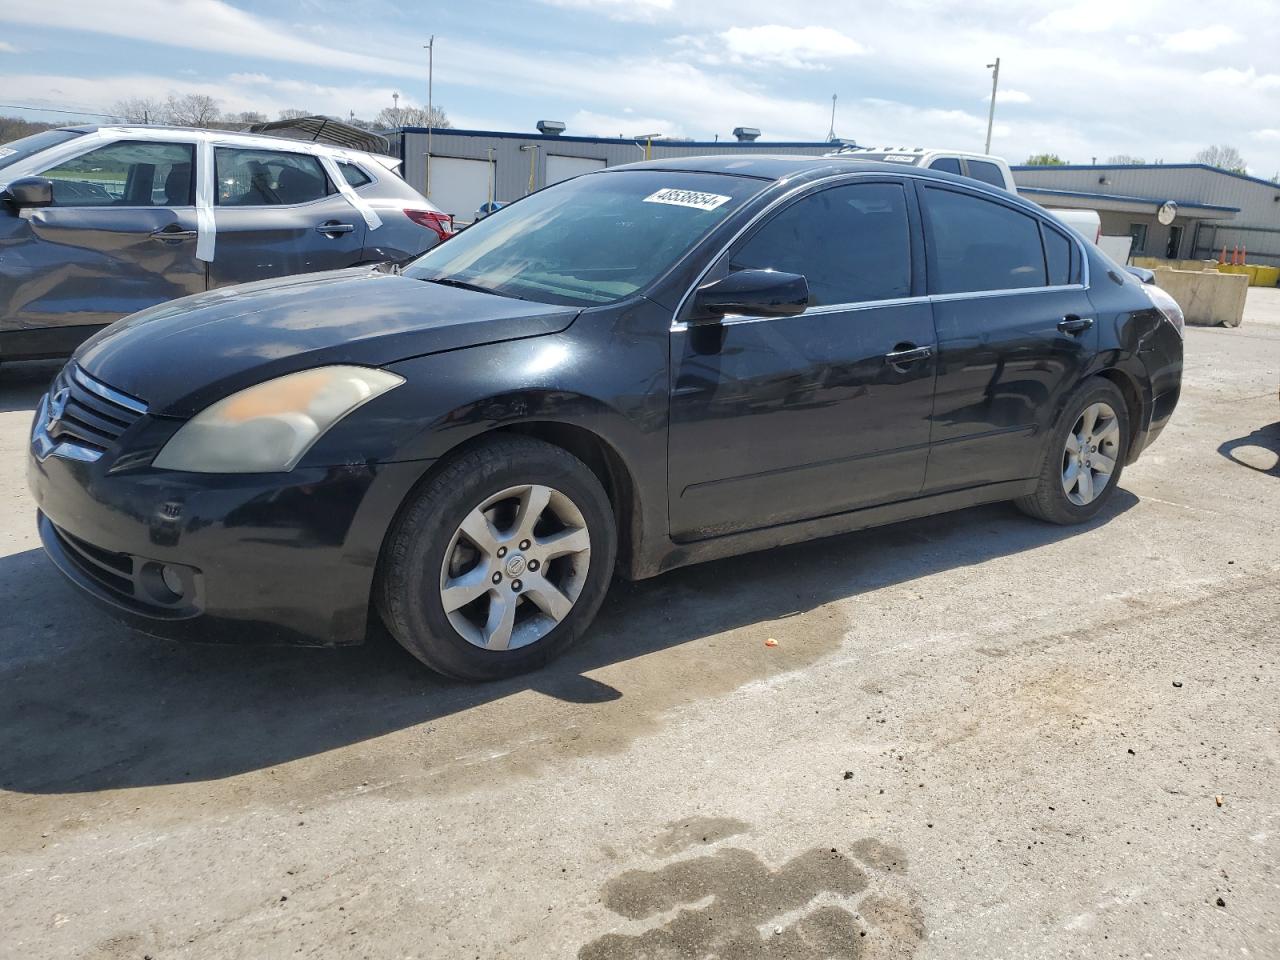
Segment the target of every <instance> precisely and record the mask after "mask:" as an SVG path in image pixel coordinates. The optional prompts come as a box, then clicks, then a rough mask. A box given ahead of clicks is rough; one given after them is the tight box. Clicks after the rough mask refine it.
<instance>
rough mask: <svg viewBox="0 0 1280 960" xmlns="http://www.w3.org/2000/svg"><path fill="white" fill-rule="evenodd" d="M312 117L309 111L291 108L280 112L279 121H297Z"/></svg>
mask: <svg viewBox="0 0 1280 960" xmlns="http://www.w3.org/2000/svg"><path fill="white" fill-rule="evenodd" d="M314 116H315V114H314V113H312V112H311V111H310V110H299V109H297V108H296V107H291V108H290V109H288V110H281V111H280V119H281V120H297V119H298V118H299V117H314Z"/></svg>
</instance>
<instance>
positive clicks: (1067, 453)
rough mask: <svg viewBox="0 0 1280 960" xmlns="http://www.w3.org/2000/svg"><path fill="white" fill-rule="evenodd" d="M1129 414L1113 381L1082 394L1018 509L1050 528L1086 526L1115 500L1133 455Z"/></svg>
mask: <svg viewBox="0 0 1280 960" xmlns="http://www.w3.org/2000/svg"><path fill="white" fill-rule="evenodd" d="M1128 447H1129V411H1128V407H1127V406H1126V405H1125V401H1124V394H1122V393H1121V392H1120V389H1119V388H1118V387H1117V386H1116V385H1115V384H1114V383H1112V382H1111V381H1110V380H1105V379H1103V378H1101V377H1095V378H1092V379H1090V380H1087V381H1086V382H1085V383H1083V384H1081V386H1080V387H1078V388H1077V389H1076V392H1075V393H1074V394H1072V396H1071V398H1070V399H1069V400H1068V401H1067V404H1066V406H1065V408H1064V409H1063V412H1062V416H1061V418H1060V419H1059V420H1058V423H1057V424H1056V425H1055V427H1054V430H1053V433H1052V434H1051V435H1050V437H1049V444H1048V449H1047V450H1046V452H1045V459H1044V463H1043V465H1042V467H1041V471H1040V478H1039V482H1038V483H1037V485H1036V489H1035V492H1034V493H1032V494H1031V495H1030V496H1026V497H1021V498H1019V499H1018V500H1017V501H1016V503H1017V505H1018V507H1019V508H1020V509H1021V510H1022V511H1023V512H1025V513H1028V514H1030V515H1031V516H1033V517H1036V518H1038V519H1040V520H1047V521H1049V522H1050V523H1061V524H1072V523H1084V522H1085V521H1086V520H1090V519H1092V518H1093V517H1094V516H1096V515H1097V514H1098V512H1099V511H1100V510H1101V509H1102V508H1103V507H1104V506H1105V505H1106V502H1107V501H1108V500H1109V499H1111V497H1112V496H1113V495H1114V493H1115V490H1116V485H1117V484H1118V483H1119V482H1120V471H1121V470H1122V469H1123V467H1124V461H1125V458H1126V457H1127V456H1128V452H1129V449H1128Z"/></svg>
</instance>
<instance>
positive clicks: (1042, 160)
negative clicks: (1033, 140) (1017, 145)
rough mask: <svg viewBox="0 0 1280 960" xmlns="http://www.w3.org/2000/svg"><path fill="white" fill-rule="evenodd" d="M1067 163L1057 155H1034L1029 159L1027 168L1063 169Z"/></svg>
mask: <svg viewBox="0 0 1280 960" xmlns="http://www.w3.org/2000/svg"><path fill="white" fill-rule="evenodd" d="M1066 163H1067V161H1065V160H1063V159H1062V158H1061V157H1060V156H1058V155H1057V154H1056V153H1034V154H1032V155H1031V156H1029V157H1027V166H1029V167H1063V166H1066Z"/></svg>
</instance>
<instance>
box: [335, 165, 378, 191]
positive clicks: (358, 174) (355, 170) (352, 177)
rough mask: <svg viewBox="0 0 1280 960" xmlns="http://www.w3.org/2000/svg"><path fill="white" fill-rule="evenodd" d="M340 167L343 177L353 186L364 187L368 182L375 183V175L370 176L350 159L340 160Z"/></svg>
mask: <svg viewBox="0 0 1280 960" xmlns="http://www.w3.org/2000/svg"><path fill="white" fill-rule="evenodd" d="M338 169H339V170H341V171H342V178H343V179H344V180H346V181H347V183H349V184H350V185H351V186H352V187H363V186H364V185H365V184H366V183H373V177H371V176H369V175H368V174H367V173H365V172H364V171H363V170H361V169H360V168H359V167H357V166H356V165H355V164H354V163H352V162H351V161H350V160H339V161H338Z"/></svg>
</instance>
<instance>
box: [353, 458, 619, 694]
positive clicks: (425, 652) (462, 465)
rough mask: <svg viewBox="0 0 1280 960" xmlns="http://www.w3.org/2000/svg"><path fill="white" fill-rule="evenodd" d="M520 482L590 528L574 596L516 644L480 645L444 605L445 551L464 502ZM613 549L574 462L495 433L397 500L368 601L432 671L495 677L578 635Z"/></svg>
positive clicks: (601, 503) (602, 512) (590, 616)
mask: <svg viewBox="0 0 1280 960" xmlns="http://www.w3.org/2000/svg"><path fill="white" fill-rule="evenodd" d="M522 484H539V485H544V486H547V487H551V488H553V489H555V490H557V491H560V492H561V493H563V494H564V495H565V496H567V497H568V498H569V499H570V500H571V501H572V502H573V505H574V506H575V507H576V508H577V510H578V511H579V512H580V513H581V516H582V519H583V521H585V526H586V529H587V532H588V533H589V535H590V559H589V562H588V563H587V572H586V575H585V578H584V580H583V582H582V586H581V592H580V593H579V594H578V596H577V599H576V601H574V603H573V606H572V608H571V609H570V610H569V612H568V613H567V614H566V615H565V616H564V618H563V619H562V620H560V621H559V622H558V623H557V624H556V625H555V626H554V627H553V628H552V629H550V631H549V632H548V633H546V634H545V635H544V636H542V637H541V638H540V639H537V640H535V641H533V642H531V643H529V644H527V645H526V646H521V647H517V648H515V649H508V650H500V651H499V650H486V649H484V648H482V647H480V646H477V645H475V644H474V643H472V642H470V641H468V640H467V639H466V638H465V637H463V636H462V634H460V633H459V632H458V630H457V629H455V627H454V626H453V624H452V623H450V620H449V616H448V614H447V613H446V612H445V609H444V603H443V601H442V600H441V595H440V587H441V571H442V569H443V564H444V560H445V552H446V551H447V550H448V549H449V546H450V542H451V540H452V538H453V536H454V531H456V530H458V529H459V527H460V525H461V524H462V522H463V520H464V519H465V518H466V516H467V515H468V514H469V513H470V512H471V511H472V510H474V509H475V508H477V507H478V506H479V505H481V504H483V503H484V502H485V501H486V500H487V499H488V498H490V497H492V496H495V495H497V494H499V493H501V492H502V491H504V490H507V489H508V488H511V487H516V486H519V485H522ZM616 553H617V534H616V531H615V527H614V519H613V510H612V508H611V506H610V503H609V498H608V496H607V495H606V493H605V491H604V488H603V487H602V486H601V485H600V481H599V480H598V479H597V478H596V476H595V474H593V473H592V472H591V470H589V469H588V468H587V466H586V465H585V464H584V463H582V461H580V460H579V459H578V458H577V457H574V456H573V455H572V454H570V453H568V452H567V451H565V450H563V449H562V448H560V447H556V446H553V445H551V444H549V443H544V442H543V441H541V440H535V439H532V438H530V437H520V436H503V437H497V438H494V439H492V440H485V441H482V442H481V443H479V444H477V445H476V446H473V447H471V448H470V449H468V450H466V451H464V452H463V453H461V454H460V455H458V456H456V457H455V458H454V459H453V460H451V461H450V462H449V463H448V464H447V465H446V466H445V467H444V468H443V469H441V470H440V471H439V472H438V473H437V474H435V476H433V477H432V478H431V479H430V480H429V481H428V482H427V483H426V484H425V485H424V486H422V487H420V488H419V489H418V490H417V491H415V492H414V494H413V495H412V496H411V498H410V500H409V501H408V502H407V503H406V505H405V506H404V507H403V508H402V509H401V511H400V515H399V516H398V517H397V518H396V521H395V523H394V524H393V525H392V529H391V532H390V533H389V535H388V537H387V540H386V543H385V545H384V546H383V554H382V557H381V562H380V566H379V576H378V582H377V584H376V586H375V589H374V600H375V604H376V606H377V609H378V612H379V614H380V615H381V617H382V620H383V622H384V623H385V624H386V627H387V629H388V631H390V633H391V635H392V636H393V637H395V638H396V640H397V641H398V642H399V643H400V644H401V645H402V646H403V647H404V648H405V649H406V650H408V651H409V652H410V653H412V654H413V655H414V656H415V657H417V658H418V659H419V660H421V661H422V662H423V663H425V664H426V665H427V666H429V667H431V668H432V669H433V670H436V671H438V672H440V673H443V674H445V675H447V676H450V677H455V678H457V679H460V680H477V681H478V680H496V679H500V678H502V677H510V676H514V675H516V674H520V673H525V672H527V671H529V670H535V669H537V668H538V667H541V666H543V665H544V664H546V663H548V662H549V661H551V660H552V659H554V658H555V657H557V656H559V655H560V654H561V653H563V652H564V651H565V650H566V649H567V648H568V647H570V646H571V645H572V644H573V643H575V642H576V641H577V640H579V639H580V638H581V637H582V635H583V634H584V633H585V632H586V630H587V628H588V627H589V626H590V625H591V622H592V620H594V619H595V615H596V613H597V612H598V611H599V609H600V604H601V603H602V602H603V601H604V596H605V593H606V592H607V591H608V588H609V582H610V580H611V579H612V576H613V566H614V559H615V556H616ZM550 566H551V563H550V562H548V567H550ZM523 603H524V600H523V599H522V600H521V601H519V603H518V606H519V605H522V604H523ZM534 612H535V613H536V611H534Z"/></svg>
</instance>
